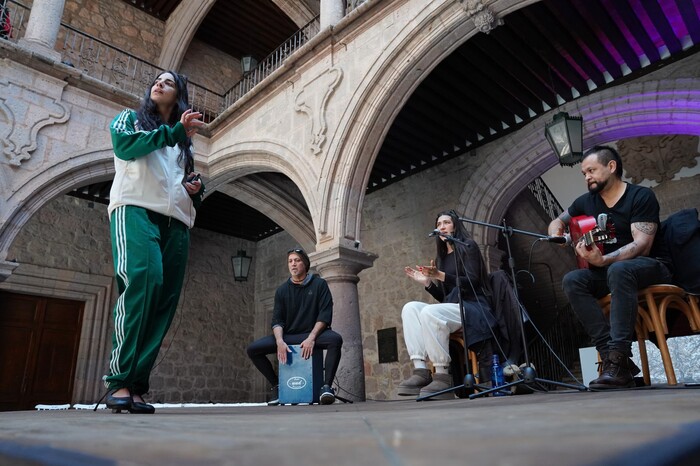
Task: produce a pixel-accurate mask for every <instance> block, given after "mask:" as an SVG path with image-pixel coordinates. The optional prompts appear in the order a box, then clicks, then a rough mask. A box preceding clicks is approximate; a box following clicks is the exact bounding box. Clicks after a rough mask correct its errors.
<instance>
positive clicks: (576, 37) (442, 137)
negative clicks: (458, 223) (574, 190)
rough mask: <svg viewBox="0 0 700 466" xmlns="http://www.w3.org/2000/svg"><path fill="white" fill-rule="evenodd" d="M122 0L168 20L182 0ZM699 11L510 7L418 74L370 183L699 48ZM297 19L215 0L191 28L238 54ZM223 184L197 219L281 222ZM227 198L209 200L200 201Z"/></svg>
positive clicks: (667, 0)
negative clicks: (227, 190)
mask: <svg viewBox="0 0 700 466" xmlns="http://www.w3.org/2000/svg"><path fill="white" fill-rule="evenodd" d="M123 1H125V2H127V3H130V4H132V5H134V6H136V7H138V8H141V9H143V10H144V11H146V12H147V13H149V14H151V15H154V16H156V17H159V18H161V19H163V20H165V19H167V17H168V15H170V14H171V12H172V11H173V9H174V8H175V7H176V6H177V5H178V4H179V2H180V1H181V0H150V1H149V0H123ZM699 12H700V2H699V1H697V0H544V1H542V2H537V3H534V4H532V5H530V6H527V7H525V8H522V9H519V10H517V11H515V12H513V13H511V14H509V15H508V16H506V17H505V18H503V20H504V24H503V25H501V26H499V27H497V28H495V29H494V30H492V31H491V32H490V33H489V34H477V35H475V36H474V37H472V38H471V39H470V40H468V41H467V42H466V43H464V44H463V45H462V46H461V47H459V48H458V49H457V50H456V51H455V52H454V53H452V54H451V55H450V56H449V57H447V58H446V59H445V60H444V61H443V62H441V63H440V64H439V65H438V66H437V67H436V68H435V69H434V70H433V72H432V73H431V74H430V76H428V77H427V78H426V79H425V80H424V81H423V82H422V83H421V84H420V85H419V86H418V88H417V89H416V90H415V91H414V93H413V94H412V95H411V96H410V98H409V99H408V101H407V102H406V104H405V105H404V107H403V108H402V109H401V111H400V112H399V114H398V116H397V118H396V119H395V121H394V122H393V124H392V126H391V129H390V130H389V132H388V134H387V136H386V139H385V140H384V143H383V145H382V147H381V149H380V151H379V154H378V156H377V159H376V162H375V165H374V167H373V169H372V173H371V175H370V180H369V184H368V186H367V190H368V191H373V190H377V189H381V188H382V187H385V186H387V185H389V184H390V183H393V182H396V181H398V180H400V179H402V178H405V177H407V176H411V175H412V174H414V173H416V172H418V171H420V170H423V169H425V168H427V167H429V166H432V165H435V164H438V163H442V162H444V161H446V160H449V159H451V158H453V157H456V156H459V155H462V154H464V153H465V152H467V151H469V150H471V149H473V148H475V147H478V146H480V145H483V144H485V143H488V142H490V141H492V140H495V139H498V138H500V137H503V136H504V135H505V134H508V133H509V132H512V131H515V130H517V129H518V128H520V127H522V126H523V125H525V124H527V123H528V122H529V121H531V120H532V119H534V118H537V117H538V116H540V115H542V114H543V113H546V112H547V111H549V110H550V109H552V108H556V107H557V106H559V105H561V104H562V103H565V102H569V101H572V100H574V99H576V98H578V97H580V96H585V95H587V94H590V93H593V92H597V91H599V90H601V89H604V88H606V87H609V86H615V85H618V84H620V83H623V82H626V81H629V80H632V79H635V78H638V77H639V76H641V75H643V74H646V73H649V72H651V71H654V70H657V69H659V68H660V67H663V66H666V65H667V64H669V63H671V62H673V61H675V60H677V59H679V58H682V57H685V56H688V55H689V54H693V53H697V52H698V50H700V18H699ZM297 29H298V28H297V26H295V25H294V23H293V22H292V21H291V20H290V19H289V18H288V17H286V15H285V14H284V13H283V12H282V11H281V10H280V9H279V8H278V7H277V6H276V5H275V4H274V3H273V1H272V0H238V1H235V2H233V1H223V0H222V1H218V2H216V4H215V5H214V7H212V10H211V11H210V12H209V14H208V15H207V17H206V18H205V20H204V22H203V23H202V25H201V27H200V29H199V31H198V32H197V35H196V37H197V38H199V39H201V40H203V41H204V42H206V43H208V44H209V45H211V46H212V47H216V48H218V49H221V50H223V51H225V52H227V53H229V54H231V55H233V56H236V57H237V58H240V56H242V55H244V54H247V53H253V54H256V55H257V56H259V57H260V58H263V57H264V56H266V55H267V54H269V53H270V52H272V51H273V50H274V49H275V48H276V47H277V46H278V45H279V44H280V43H282V42H283V41H284V40H285V39H286V38H287V37H289V36H291V35H292V34H293V33H294V32H295V31H296V30H297ZM543 137H544V136H543ZM221 196H223V198H222V197H221ZM221 196H218V195H217V196H211V197H210V198H209V199H208V200H207V201H206V202H205V207H204V209H202V212H201V215H198V223H197V226H203V225H207V228H209V229H215V230H216V231H219V232H222V233H228V234H233V235H235V236H239V237H242V238H247V239H253V240H257V239H262V238H264V237H266V236H269V235H270V234H274V233H275V232H277V231H279V227H277V226H276V225H274V223H272V222H271V221H270V220H269V219H267V218H266V217H265V216H263V215H262V214H260V213H259V212H257V211H255V210H254V209H251V208H250V207H247V206H245V204H243V203H240V202H238V201H235V200H233V199H231V198H230V197H228V196H225V195H223V194H222V195H221ZM226 202H229V203H230V205H228V206H222V205H218V208H217V209H213V208H212V209H208V207H209V206H208V203H211V204H215V203H218V204H221V203H226ZM220 208H226V210H223V211H226V212H227V216H229V215H233V216H234V217H233V218H236V216H238V214H237V213H238V212H240V218H246V220H247V222H246V224H245V225H239V226H238V227H237V228H234V227H233V226H232V225H229V226H226V225H222V224H221V222H223V219H221V221H219V220H217V218H216V216H217V215H221V214H220V212H222V210H219V209H220ZM231 209H233V211H232V210H231ZM208 210H210V211H211V213H208ZM251 211H252V212H251ZM231 212H233V214H232V213H231ZM211 216H214V217H215V218H211ZM271 225H272V226H271Z"/></svg>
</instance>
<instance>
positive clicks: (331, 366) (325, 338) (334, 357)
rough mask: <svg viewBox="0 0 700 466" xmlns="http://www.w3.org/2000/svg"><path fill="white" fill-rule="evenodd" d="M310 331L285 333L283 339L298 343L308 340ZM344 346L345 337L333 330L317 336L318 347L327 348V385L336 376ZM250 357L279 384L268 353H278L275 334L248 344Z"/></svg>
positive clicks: (274, 383) (260, 369) (272, 381)
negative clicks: (341, 350)
mask: <svg viewBox="0 0 700 466" xmlns="http://www.w3.org/2000/svg"><path fill="white" fill-rule="evenodd" d="M308 336H309V333H296V334H289V335H283V336H282V339H283V340H284V342H285V343H286V344H288V345H298V344H300V343H301V342H302V341H304V340H306V339H307V338H308ZM342 346H343V337H341V336H340V334H338V333H336V332H334V331H333V330H330V329H326V330H324V331H323V332H322V333H320V334H319V335H318V336H317V337H316V347H318V348H321V349H324V350H326V359H325V360H324V362H323V366H324V368H325V371H324V374H325V378H324V382H325V384H326V385H331V384H332V383H333V379H334V378H335V373H336V371H337V370H338V364H340V348H341V347H342ZM246 351H247V352H248V357H249V358H250V359H251V361H253V364H255V367H257V368H258V370H259V371H260V372H261V373H262V375H264V376H265V378H266V379H267V380H268V382H270V384H271V385H272V386H273V387H274V386H276V385H277V384H278V378H277V375H276V374H275V370H274V369H273V368H272V363H271V362H270V360H269V359H268V358H267V355H268V354H277V342H276V341H275V337H274V335H268V336H266V337H263V338H260V339H259V340H255V341H254V342H253V343H251V344H250V345H248V348H247V349H246Z"/></svg>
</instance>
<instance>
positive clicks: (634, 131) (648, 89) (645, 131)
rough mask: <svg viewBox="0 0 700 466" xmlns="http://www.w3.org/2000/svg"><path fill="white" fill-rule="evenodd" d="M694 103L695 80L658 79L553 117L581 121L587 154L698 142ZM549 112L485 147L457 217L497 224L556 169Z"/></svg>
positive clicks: (490, 234) (699, 119) (489, 235)
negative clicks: (666, 139) (650, 139)
mask: <svg viewBox="0 0 700 466" xmlns="http://www.w3.org/2000/svg"><path fill="white" fill-rule="evenodd" d="M699 97H700V81H698V80H696V81H694V82H689V80H687V79H676V80H674V79H661V80H658V81H646V82H638V83H632V84H629V85H626V86H622V87H621V86H618V87H614V88H609V89H606V90H603V91H601V92H598V93H596V94H592V95H589V96H586V97H582V98H581V99H579V100H577V101H576V102H575V103H571V104H569V105H566V106H563V107H562V108H560V109H557V110H556V111H560V110H561V111H567V112H569V113H571V114H577V115H581V116H582V117H583V121H584V136H585V138H584V148H586V147H591V146H593V145H596V144H603V143H606V142H610V141H615V140H619V139H625V138H630V137H636V136H648V135H664V134H687V135H693V136H698V135H700V105H698V103H697V102H698V98H699ZM553 112H554V111H553ZM553 112H550V113H549V114H546V115H543V116H542V117H540V118H538V119H537V120H535V121H533V122H531V123H530V124H528V125H527V126H525V127H524V128H522V129H521V130H520V131H518V132H516V133H513V134H512V135H509V136H507V137H506V138H502V139H501V140H499V141H496V142H494V143H492V144H490V145H489V146H487V148H486V149H485V150H488V151H489V152H490V155H489V156H488V157H487V158H486V160H485V162H484V163H483V164H482V165H481V166H480V167H479V168H478V169H477V170H475V171H474V173H473V174H472V176H471V177H470V179H469V180H468V181H467V183H466V184H465V186H464V189H463V191H462V195H461V196H460V199H459V204H458V207H459V209H460V211H461V212H463V213H464V214H465V215H467V216H472V217H474V218H475V219H477V220H480V221H483V222H487V223H500V220H501V219H502V218H503V216H504V215H505V213H506V210H507V209H508V206H509V205H510V202H511V201H512V200H513V199H514V198H515V196H517V195H518V194H519V193H520V192H521V191H522V190H523V189H525V187H526V186H527V185H528V184H529V183H530V182H531V181H532V180H533V179H535V178H536V177H538V176H540V175H542V173H544V172H545V171H547V170H549V169H550V168H552V167H553V166H554V165H556V163H557V161H556V158H555V157H554V155H553V154H552V151H551V148H550V146H549V144H548V143H547V141H546V140H545V138H544V134H543V131H544V126H545V122H546V121H549V120H551V118H552V114H553ZM504 167H507V169H506V170H505V171H504ZM581 189H583V185H582V186H581ZM582 192H583V191H582ZM473 232H474V238H475V240H476V241H477V242H478V243H480V244H484V245H493V244H496V242H497V240H498V238H497V237H498V231H497V230H494V229H489V228H487V227H483V226H475V227H474V229H473Z"/></svg>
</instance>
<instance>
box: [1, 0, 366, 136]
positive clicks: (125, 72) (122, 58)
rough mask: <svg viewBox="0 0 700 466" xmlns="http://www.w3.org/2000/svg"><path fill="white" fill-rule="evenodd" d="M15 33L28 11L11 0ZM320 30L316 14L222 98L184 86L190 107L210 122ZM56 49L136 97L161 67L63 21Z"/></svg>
mask: <svg viewBox="0 0 700 466" xmlns="http://www.w3.org/2000/svg"><path fill="white" fill-rule="evenodd" d="M362 3H364V1H362V0H355V1H349V2H348V11H350V10H352V9H354V8H356V7H357V6H359V5H361V4H362ZM7 6H8V9H9V12H10V18H11V21H12V26H13V31H12V36H11V37H10V40H11V41H13V42H17V41H18V40H19V38H21V37H23V36H24V34H25V32H26V27H27V21H28V20H29V11H30V8H29V7H27V6H24V5H23V4H21V3H19V2H17V1H15V0H7ZM319 30H320V21H319V17H318V16H317V17H316V18H314V19H313V20H311V21H310V22H309V23H308V24H306V25H305V26H304V27H302V28H301V29H299V31H297V32H296V33H295V34H294V35H293V36H292V37H290V38H289V39H287V40H286V41H285V42H284V43H283V44H282V45H280V46H279V47H278V48H277V49H276V50H275V51H274V52H272V53H271V54H270V55H268V56H267V57H265V59H264V60H262V61H261V62H260V63H259V64H258V65H257V67H256V68H255V69H253V70H252V71H250V72H248V73H246V74H245V75H244V76H243V77H242V78H241V80H240V81H239V82H238V83H236V84H234V85H233V86H232V87H231V89H229V90H228V91H227V92H226V93H225V94H224V95H221V94H218V93H216V92H214V91H212V90H209V89H207V88H206V87H204V86H200V85H198V84H196V83H193V82H189V83H188V92H189V97H190V104H191V105H192V108H193V109H194V110H196V111H199V112H202V114H203V115H204V116H203V119H204V121H207V122H208V121H211V120H213V119H214V118H216V117H217V116H218V115H220V114H221V113H222V112H223V111H224V110H225V109H226V108H228V107H230V106H231V105H233V104H234V103H235V102H236V101H237V100H239V99H240V98H241V97H243V96H244V95H245V94H247V93H248V92H250V90H251V89H253V88H254V87H255V86H256V85H257V84H259V83H260V82H261V81H262V80H264V79H265V78H266V77H268V76H270V75H271V74H272V73H273V72H274V71H275V70H277V69H278V68H279V67H280V66H281V65H282V63H283V62H284V61H285V60H286V59H287V58H288V57H289V56H290V55H291V54H293V53H294V52H295V51H296V50H298V49H299V48H300V47H301V46H303V45H304V44H306V43H307V42H308V41H309V40H310V39H311V38H312V37H314V36H315V35H317V34H318V33H319ZM57 49H58V51H59V52H60V53H61V60H62V62H63V63H64V64H67V65H70V66H73V67H75V68H76V69H79V70H81V71H82V72H84V73H86V74H87V75H88V76H91V77H93V78H95V79H98V80H100V81H103V82H105V83H108V84H111V85H113V86H115V87H117V88H119V89H122V90H124V91H126V92H129V93H132V94H136V95H139V94H140V93H141V92H143V91H144V90H145V89H146V88H147V87H148V86H149V85H150V83H152V82H153V79H154V78H155V77H156V75H157V74H158V73H159V72H161V71H163V70H162V69H161V68H159V67H157V66H155V65H153V64H151V63H148V62H147V61H145V60H141V59H140V58H137V57H135V56H134V55H131V54H129V53H126V52H123V51H121V50H119V49H117V48H115V47H112V46H110V45H109V44H107V43H106V42H104V41H101V40H100V39H97V38H94V37H91V36H89V35H87V34H85V33H83V32H80V31H78V30H77V29H75V28H73V27H71V26H68V25H66V24H63V23H61V26H60V27H59V32H58V38H57Z"/></svg>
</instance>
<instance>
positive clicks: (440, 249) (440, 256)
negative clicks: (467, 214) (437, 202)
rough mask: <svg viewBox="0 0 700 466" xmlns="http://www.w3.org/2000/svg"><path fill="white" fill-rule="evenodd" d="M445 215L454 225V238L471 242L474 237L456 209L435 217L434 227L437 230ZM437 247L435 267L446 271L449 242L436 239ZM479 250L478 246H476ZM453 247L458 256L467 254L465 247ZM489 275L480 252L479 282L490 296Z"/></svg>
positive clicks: (459, 245) (454, 245) (458, 245)
mask: <svg viewBox="0 0 700 466" xmlns="http://www.w3.org/2000/svg"><path fill="white" fill-rule="evenodd" d="M443 215H447V216H449V217H450V219H451V220H452V224H453V225H454V228H455V229H454V232H453V233H452V235H451V236H452V237H453V238H455V239H457V240H460V241H466V240H471V239H472V236H471V235H470V234H469V232H468V231H467V230H466V229H465V228H464V224H463V223H462V222H461V221H460V220H459V215H457V212H455V211H454V209H450V210H444V211H442V212H440V213H439V214H437V216H436V217H435V222H434V225H435V227H436V228H437V221H438V219H439V218H440V217H442V216H443ZM435 246H436V248H437V251H436V255H435V266H436V267H437V268H438V270H445V269H444V268H443V264H444V261H445V258H446V257H447V253H448V251H447V242H446V241H443V240H442V239H441V238H440V237H439V236H436V237H435ZM475 246H476V247H477V249H478V245H475ZM452 247H453V248H454V250H455V253H457V254H466V251H465V250H464V249H465V246H463V245H461V244H459V243H457V242H454V243H452ZM460 275H463V273H462V272H460ZM488 277H489V275H488V273H487V271H486V264H485V263H484V257H483V256H482V255H481V251H480V250H479V281H480V282H481V286H482V288H483V290H484V293H485V294H490V287H489V281H488Z"/></svg>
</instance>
